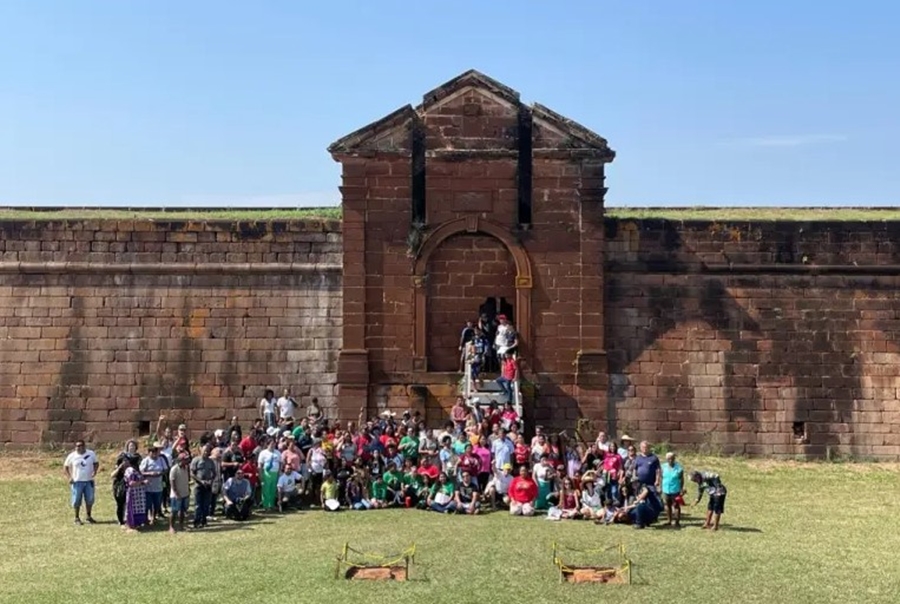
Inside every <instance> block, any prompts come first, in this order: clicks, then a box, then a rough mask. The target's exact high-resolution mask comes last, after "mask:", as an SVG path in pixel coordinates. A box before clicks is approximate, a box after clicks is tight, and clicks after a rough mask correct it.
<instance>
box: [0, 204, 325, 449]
mask: <svg viewBox="0 0 900 604" xmlns="http://www.w3.org/2000/svg"><path fill="white" fill-rule="evenodd" d="M340 263H341V234H340V223H338V222H334V221H332V222H327V221H326V222H322V221H306V222H304V221H291V222H265V223H249V222H196V223H187V222H168V221H156V222H154V221H151V220H138V221H90V220H87V221H65V222H59V221H36V222H0V445H8V446H9V445H12V446H27V445H37V444H52V443H67V444H70V443H71V441H72V440H73V439H74V438H77V437H81V436H85V437H87V438H88V439H90V440H92V441H94V442H114V441H119V442H121V441H122V440H124V439H126V438H128V437H132V436H135V435H138V434H139V433H140V434H147V433H148V431H149V430H150V429H151V428H152V427H153V426H154V425H155V421H156V419H157V418H158V417H159V415H160V414H161V413H163V414H165V415H167V416H168V417H169V418H171V419H170V421H171V422H173V423H177V422H179V421H182V420H183V421H186V422H188V423H189V424H190V426H191V428H192V430H196V431H198V432H197V433H199V431H202V430H204V429H211V428H214V427H221V426H222V424H223V422H225V421H227V420H228V419H230V418H231V417H232V416H233V415H237V416H238V417H239V418H240V419H241V420H242V421H244V422H246V421H248V420H250V419H251V418H253V417H255V415H256V405H257V404H258V402H259V400H260V397H261V395H262V393H263V391H264V389H265V388H267V387H271V388H275V389H279V388H281V387H290V388H291V390H292V392H293V393H294V394H295V395H297V396H299V397H302V398H303V399H304V400H305V399H306V397H309V396H318V398H319V400H320V401H321V403H322V404H323V406H324V407H325V408H330V407H331V406H332V405H333V400H334V396H335V384H336V372H337V367H336V363H337V355H338V350H339V348H340V344H341V320H342V319H341V268H340V266H341V265H340Z"/></svg>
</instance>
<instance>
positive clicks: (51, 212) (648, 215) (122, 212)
mask: <svg viewBox="0 0 900 604" xmlns="http://www.w3.org/2000/svg"><path fill="white" fill-rule="evenodd" d="M606 216H607V217H609V218H618V219H621V220H673V221H679V222H680V221H687V220H695V221H740V222H774V221H782V222H806V221H846V222H873V221H874V222H882V221H898V220H900V209H894V208H849V207H848V208H710V207H697V208H663V207H660V208H627V207H607V208H606ZM304 219H320V220H323V219H325V220H340V219H341V208H340V207H339V206H332V207H322V208H300V209H291V208H274V209H252V208H240V209H203V208H199V209H180V208H170V209H164V208H155V209H141V208H122V209H117V208H0V221H4V220H247V221H255V222H258V221H261V222H265V221H271V220H304Z"/></svg>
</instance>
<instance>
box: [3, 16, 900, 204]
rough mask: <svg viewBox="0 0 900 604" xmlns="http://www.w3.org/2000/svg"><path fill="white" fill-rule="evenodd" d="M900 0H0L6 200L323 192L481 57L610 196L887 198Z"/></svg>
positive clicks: (326, 199) (275, 200) (640, 199)
mask: <svg viewBox="0 0 900 604" xmlns="http://www.w3.org/2000/svg"><path fill="white" fill-rule="evenodd" d="M898 23H900V3H897V2H888V1H868V2H859V3H850V2H832V1H829V0H793V1H790V2H787V1H784V0H780V1H775V0H757V1H755V2H725V1H722V0H686V1H684V2H662V1H625V0H616V1H612V0H594V1H576V0H570V1H567V2H538V1H525V0H519V1H518V2H499V1H493V2H485V1H484V0H481V1H474V0H457V1H456V2H452V3H445V2H440V3H438V2H408V1H400V0H378V1H377V2H370V1H363V0H359V1H356V2H351V1H346V0H330V1H329V2H300V1H270V2H254V3H251V2H236V1H233V2H223V1H222V0H219V1H216V2H211V1H201V0H192V1H191V2H176V1H174V0H155V1H153V2H122V1H120V0H108V1H105V2H100V1H93V0H79V1H78V2H72V1H69V0H18V1H15V2H13V1H9V0H0V205H78V206H86V205H87V206H91V205H131V206H141V205H143V206H147V205H150V206H159V205H169V206H176V205H193V206H200V205H217V206H283V205H326V204H329V203H334V202H336V201H337V199H338V193H337V186H338V184H339V168H338V166H337V164H335V163H334V162H333V161H332V160H331V158H330V157H329V155H328V154H327V153H326V151H325V148H326V147H327V145H328V144H329V143H331V142H332V141H333V140H335V139H337V138H339V137H340V136H342V135H344V134H346V133H348V132H350V131H352V130H355V129H356V128H358V127H361V126H363V125H365V124H367V123H369V122H371V121H374V120H375V119H377V118H379V117H381V116H382V115H384V114H386V113H388V112H390V111H392V110H393V109H396V108H397V107H399V106H401V105H404V104H406V103H413V104H415V103H417V102H419V101H420V100H421V95H422V94H423V93H424V92H426V91H428V90H430V89H432V88H434V87H435V86H437V85H439V84H441V83H443V82H444V81H446V80H448V79H450V78H452V77H454V76H456V75H458V74H459V73H461V72H463V71H465V70H467V69H470V68H475V69H478V70H480V71H482V72H484V73H486V74H488V75H490V76H492V77H494V78H496V79H498V80H500V81H502V82H504V83H505V84H507V85H509V86H511V87H513V88H515V89H517V90H518V91H519V92H521V94H522V98H523V100H525V101H526V102H533V101H538V102H540V103H543V104H544V105H547V106H549V107H550V108H552V109H554V110H556V111H558V112H560V113H562V114H564V115H566V116H568V117H570V118H572V119H575V120H577V121H579V122H581V123H582V124H584V125H585V126H587V127H589V128H591V129H592V130H595V131H596V132H598V133H599V134H601V135H603V136H605V137H606V138H607V139H608V140H609V141H610V144H611V146H612V147H613V148H614V149H615V150H616V151H617V153H618V157H617V159H616V161H615V163H614V164H613V165H612V166H611V167H610V169H609V172H608V185H609V187H610V192H609V195H608V198H607V203H608V204H609V205H633V206H640V205H656V206H663V205H672V206H675V205H772V206H779V205H784V206H800V205H897V204H898V202H900V169H898V167H900V154H898V152H897V143H896V141H897V140H898V139H900V109H898V108H900V78H898V77H897V74H898V73H900V35H898V29H897V24H898Z"/></svg>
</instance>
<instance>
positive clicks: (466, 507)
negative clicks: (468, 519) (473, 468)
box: [455, 471, 481, 514]
mask: <svg viewBox="0 0 900 604" xmlns="http://www.w3.org/2000/svg"><path fill="white" fill-rule="evenodd" d="M455 497H456V499H455V502H456V511H457V512H458V513H460V514H477V513H478V512H479V511H480V510H481V495H480V493H479V492H478V483H477V482H475V479H474V478H472V474H471V473H470V472H469V471H465V472H463V473H462V477H461V479H460V481H459V485H458V486H457V488H456V495H455Z"/></svg>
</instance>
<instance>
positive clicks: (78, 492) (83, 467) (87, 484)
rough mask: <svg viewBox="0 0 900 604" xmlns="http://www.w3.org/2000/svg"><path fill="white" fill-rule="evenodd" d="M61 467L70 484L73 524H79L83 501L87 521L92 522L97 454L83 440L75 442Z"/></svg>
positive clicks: (97, 462)
mask: <svg viewBox="0 0 900 604" xmlns="http://www.w3.org/2000/svg"><path fill="white" fill-rule="evenodd" d="M63 467H64V468H65V470H66V477H67V478H68V479H69V484H70V485H71V486H72V507H73V508H74V509H75V524H77V525H79V526H80V525H81V524H82V522H81V502H82V500H83V501H84V509H85V511H86V512H87V521H88V523H89V524H94V523H95V521H94V517H93V516H91V509H92V508H93V507H94V477H95V476H97V470H98V469H99V468H100V461H99V460H98V459H97V455H96V454H95V453H94V452H93V451H90V450H88V449H86V448H85V446H84V441H83V440H79V441H78V442H76V443H75V450H74V451H72V452H71V453H69V455H68V457H66V461H65V463H63Z"/></svg>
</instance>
